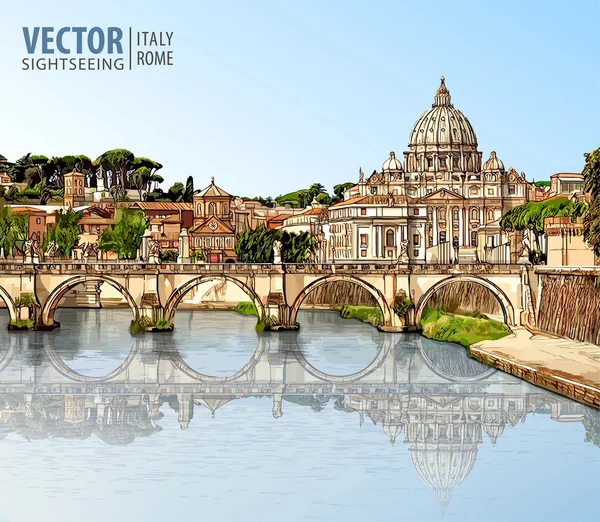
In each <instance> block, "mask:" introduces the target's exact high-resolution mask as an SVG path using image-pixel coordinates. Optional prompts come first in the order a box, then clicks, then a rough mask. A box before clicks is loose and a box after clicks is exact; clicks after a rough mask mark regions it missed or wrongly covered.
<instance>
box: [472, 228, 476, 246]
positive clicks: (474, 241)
mask: <svg viewBox="0 0 600 522" xmlns="http://www.w3.org/2000/svg"><path fill="white" fill-rule="evenodd" d="M471 246H474V247H476V246H477V232H475V231H473V232H471Z"/></svg>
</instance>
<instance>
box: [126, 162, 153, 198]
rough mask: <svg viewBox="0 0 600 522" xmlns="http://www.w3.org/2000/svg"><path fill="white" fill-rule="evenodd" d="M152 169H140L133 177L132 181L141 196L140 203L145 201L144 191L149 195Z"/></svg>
mask: <svg viewBox="0 0 600 522" xmlns="http://www.w3.org/2000/svg"><path fill="white" fill-rule="evenodd" d="M151 177H152V176H151V174H150V169H149V168H148V167H139V168H138V169H137V170H136V171H135V172H134V173H133V174H132V175H131V181H132V183H133V186H134V187H135V188H136V189H137V191H138V193H139V195H140V201H143V199H144V191H146V193H147V189H148V185H149V184H150V178H151Z"/></svg>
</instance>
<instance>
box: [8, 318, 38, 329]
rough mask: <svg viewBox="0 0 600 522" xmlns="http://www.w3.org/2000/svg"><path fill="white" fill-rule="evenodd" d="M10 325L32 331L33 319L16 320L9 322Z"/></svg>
mask: <svg viewBox="0 0 600 522" xmlns="http://www.w3.org/2000/svg"><path fill="white" fill-rule="evenodd" d="M10 324H12V325H13V326H16V327H17V328H29V329H30V330H33V324H34V323H33V319H16V320H15V321H11V322H10Z"/></svg>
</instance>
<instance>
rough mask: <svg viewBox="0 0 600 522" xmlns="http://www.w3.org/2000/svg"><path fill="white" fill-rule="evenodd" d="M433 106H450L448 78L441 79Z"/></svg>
mask: <svg viewBox="0 0 600 522" xmlns="http://www.w3.org/2000/svg"><path fill="white" fill-rule="evenodd" d="M433 99H434V103H433V106H434V107H436V106H438V107H440V106H449V105H450V91H449V90H448V88H447V87H446V78H444V77H443V76H442V77H441V78H440V86H439V88H438V90H437V92H436V93H435V96H434V97H433Z"/></svg>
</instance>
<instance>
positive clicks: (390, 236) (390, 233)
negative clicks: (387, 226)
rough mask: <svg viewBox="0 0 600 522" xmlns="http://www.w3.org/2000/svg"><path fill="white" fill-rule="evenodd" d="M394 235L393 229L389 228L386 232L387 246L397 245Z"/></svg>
mask: <svg viewBox="0 0 600 522" xmlns="http://www.w3.org/2000/svg"><path fill="white" fill-rule="evenodd" d="M394 236H395V234H394V231H393V230H388V231H387V232H386V233H385V246H389V247H391V246H395V241H394Z"/></svg>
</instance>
